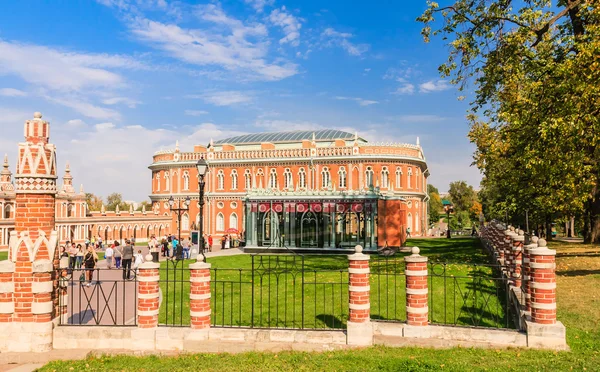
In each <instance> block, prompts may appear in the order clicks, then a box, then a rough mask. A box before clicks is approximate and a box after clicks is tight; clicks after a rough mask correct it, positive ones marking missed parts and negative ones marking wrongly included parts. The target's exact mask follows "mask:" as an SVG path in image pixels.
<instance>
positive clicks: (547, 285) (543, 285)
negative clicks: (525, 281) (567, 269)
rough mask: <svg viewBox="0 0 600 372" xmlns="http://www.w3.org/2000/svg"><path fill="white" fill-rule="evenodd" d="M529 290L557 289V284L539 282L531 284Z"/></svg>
mask: <svg viewBox="0 0 600 372" xmlns="http://www.w3.org/2000/svg"><path fill="white" fill-rule="evenodd" d="M529 288H537V289H556V283H538V282H529Z"/></svg>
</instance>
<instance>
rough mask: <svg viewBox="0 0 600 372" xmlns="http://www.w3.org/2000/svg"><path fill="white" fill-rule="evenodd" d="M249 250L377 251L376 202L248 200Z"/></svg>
mask: <svg viewBox="0 0 600 372" xmlns="http://www.w3.org/2000/svg"><path fill="white" fill-rule="evenodd" d="M245 209H246V229H245V231H246V242H247V246H249V247H288V248H296V249H297V248H305V249H319V248H325V249H336V248H337V249H349V248H354V246H356V245H357V244H360V245H362V246H363V247H365V248H367V249H376V248H377V199H357V200H347V199H344V200H338V201H336V200H327V201H315V200H293V201H291V200H248V201H247V202H246V203H245Z"/></svg>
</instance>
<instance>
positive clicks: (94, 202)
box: [85, 192, 104, 211]
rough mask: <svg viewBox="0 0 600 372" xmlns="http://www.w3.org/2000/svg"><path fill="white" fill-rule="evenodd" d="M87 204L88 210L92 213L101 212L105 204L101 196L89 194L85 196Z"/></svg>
mask: <svg viewBox="0 0 600 372" xmlns="http://www.w3.org/2000/svg"><path fill="white" fill-rule="evenodd" d="M85 202H86V203H87V205H88V210H90V211H99V210H100V209H102V204H103V203H104V201H103V200H102V198H101V197H100V196H97V195H94V194H92V193H89V192H88V193H86V194H85Z"/></svg>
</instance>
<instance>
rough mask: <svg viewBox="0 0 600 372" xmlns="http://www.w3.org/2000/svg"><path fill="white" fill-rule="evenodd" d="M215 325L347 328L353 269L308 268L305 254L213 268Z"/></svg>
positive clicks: (265, 257)
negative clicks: (243, 266)
mask: <svg viewBox="0 0 600 372" xmlns="http://www.w3.org/2000/svg"><path fill="white" fill-rule="evenodd" d="M211 281H212V282H211V292H212V293H211V309H212V325H213V326H218V327H251V328H293V329H342V328H345V326H346V321H347V319H348V270H347V269H340V270H331V269H314V268H307V267H306V262H305V260H304V257H303V256H299V255H256V256H252V269H212V270H211Z"/></svg>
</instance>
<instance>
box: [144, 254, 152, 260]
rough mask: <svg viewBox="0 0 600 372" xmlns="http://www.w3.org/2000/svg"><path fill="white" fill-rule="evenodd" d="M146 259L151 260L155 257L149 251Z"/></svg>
mask: <svg viewBox="0 0 600 372" xmlns="http://www.w3.org/2000/svg"><path fill="white" fill-rule="evenodd" d="M144 259H145V260H146V262H151V261H152V260H153V257H152V255H151V254H150V253H148V254H147V255H146V257H144Z"/></svg>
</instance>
